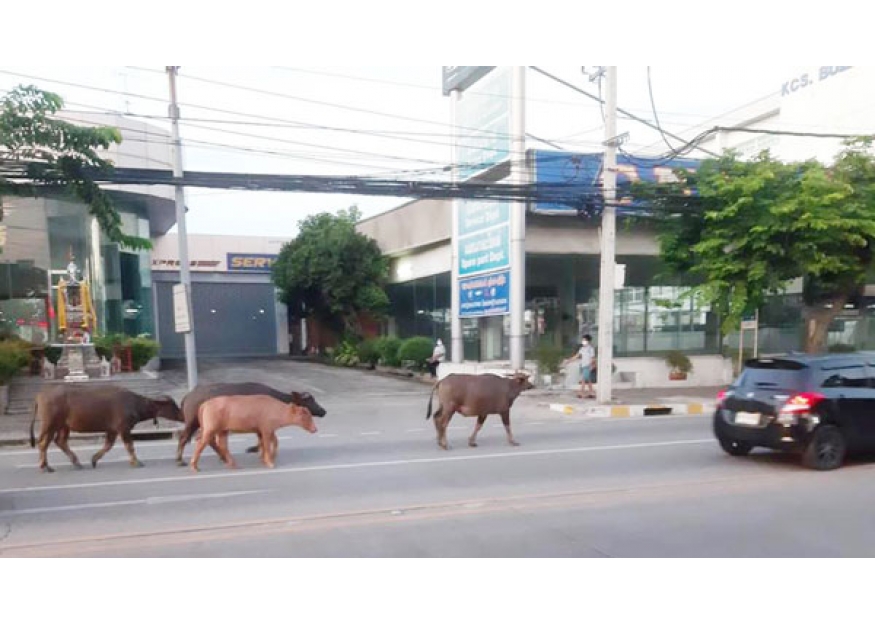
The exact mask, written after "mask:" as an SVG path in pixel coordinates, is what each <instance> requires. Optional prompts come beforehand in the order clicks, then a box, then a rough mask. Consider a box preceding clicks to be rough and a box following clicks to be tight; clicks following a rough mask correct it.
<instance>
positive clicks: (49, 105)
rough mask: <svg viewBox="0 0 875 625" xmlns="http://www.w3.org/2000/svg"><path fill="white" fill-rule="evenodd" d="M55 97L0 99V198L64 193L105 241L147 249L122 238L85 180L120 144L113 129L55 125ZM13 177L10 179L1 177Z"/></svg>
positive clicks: (104, 198) (33, 91)
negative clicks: (81, 205) (85, 211)
mask: <svg viewBox="0 0 875 625" xmlns="http://www.w3.org/2000/svg"><path fill="white" fill-rule="evenodd" d="M63 106H64V101H63V100H62V99H61V97H60V96H58V95H56V94H54V93H50V92H47V91H42V90H40V89H38V88H36V87H33V86H30V87H24V86H22V87H16V88H15V89H13V90H12V91H11V92H9V94H8V95H7V96H5V97H4V98H2V99H0V164H2V165H3V169H2V170H0V198H2V196H3V195H4V194H8V195H20V196H27V195H35V194H36V193H37V192H38V190H39V189H64V190H66V191H68V192H70V193H72V194H73V196H74V197H76V198H77V199H79V200H80V201H82V202H84V203H85V204H86V205H87V206H88V211H89V213H90V214H91V215H93V216H94V217H96V218H97V222H98V223H99V224H100V227H101V229H102V230H103V232H104V233H105V234H106V235H107V237H108V238H109V239H110V240H111V241H114V242H116V243H121V244H122V245H124V246H125V247H128V248H133V249H148V248H150V247H151V243H150V242H149V240H148V239H141V238H139V237H132V236H128V235H126V234H124V232H122V221H121V217H120V216H119V214H118V212H117V211H116V210H115V208H114V207H113V204H112V201H111V200H110V198H109V196H108V195H107V194H106V192H104V191H103V190H102V189H101V188H100V187H99V186H98V184H97V183H95V182H94V181H93V179H92V178H91V177H90V176H89V173H88V172H89V171H90V170H97V171H101V172H106V171H107V170H110V169H111V168H112V163H111V162H110V161H108V160H106V159H103V158H101V157H100V156H99V154H98V150H100V149H107V148H109V146H110V145H112V144H114V143H121V140H122V138H121V134H120V133H119V131H118V130H117V129H115V128H109V127H97V128H87V127H82V126H76V125H75V124H71V123H70V122H67V121H64V120H61V119H58V118H57V117H56V114H57V113H58V112H59V111H60V110H61V109H62V108H63ZM5 171H9V172H16V173H18V174H19V175H18V176H17V177H15V178H12V177H9V176H4V172H5Z"/></svg>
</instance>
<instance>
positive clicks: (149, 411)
mask: <svg viewBox="0 0 875 625" xmlns="http://www.w3.org/2000/svg"><path fill="white" fill-rule="evenodd" d="M37 417H39V419H40V423H41V426H40V435H39V468H40V470H41V471H47V472H50V473H51V472H52V471H54V469H52V468H51V467H50V466H49V463H48V459H47V457H46V455H47V453H46V452H47V451H48V448H49V444H51V442H52V440H53V439H54V441H55V443H56V444H57V445H58V447H60V448H61V450H62V451H63V452H64V453H65V454H67V457H68V458H69V459H70V462H72V463H73V466H74V467H76V468H77V469H81V468H82V465H81V464H80V463H79V459H78V458H77V457H76V454H74V453H73V451H72V450H71V449H70V447H69V445H67V439H68V438H69V437H70V432H71V431H72V432H105V433H106V442H105V444H104V445H103V449H101V450H100V451H98V452H97V453H96V454H94V456H93V457H92V458H91V466H92V467H97V463H98V461H99V460H100V459H101V458H103V456H104V454H106V452H108V451H109V450H110V449H112V446H113V445H114V444H115V440H116V437H118V436H121V438H122V441H123V442H124V444H125V448H127V450H128V454H129V455H130V457H131V466H133V467H141V466H143V464H142V463H141V462H140V461H139V460H137V455H136V453H135V452H134V442H133V439H132V438H131V430H133V429H134V426H136V425H137V424H138V423H140V422H141V421H147V420H149V419H153V420H154V421H155V423H156V424H157V423H158V418H159V417H161V418H162V419H170V420H172V421H182V412H181V411H180V410H179V406H177V405H176V402H175V401H173V399H172V398H170V397H157V398H149V397H143V396H142V395H137V394H136V393H133V392H131V391H129V390H127V389H125V388H120V387H116V386H87V387H86V386H54V387H52V388H48V389H46V390H44V391H42V392H40V393H39V395H37V397H36V400H35V401H34V404H33V420H32V421H31V422H30V446H31V447H35V446H36V440H35V438H34V435H33V426H34V423H35V422H36V419H37Z"/></svg>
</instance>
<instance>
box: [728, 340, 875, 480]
mask: <svg viewBox="0 0 875 625" xmlns="http://www.w3.org/2000/svg"><path fill="white" fill-rule="evenodd" d="M714 434H715V435H716V436H717V440H718V441H719V442H720V446H721V447H722V448H723V450H724V451H726V453H728V454H731V455H733V456H746V455H747V454H748V453H750V450H751V449H753V448H754V447H768V448H770V449H778V450H783V451H796V452H801V453H802V464H804V465H805V466H806V467H810V468H812V469H817V470H819V471H828V470H831V469H836V468H838V467H840V466H841V464H842V462H843V460H844V458H845V455H846V454H847V453H849V452H854V451H875V353H873V352H857V353H854V354H830V355H823V356H808V355H796V354H792V355H788V356H781V357H776V358H758V359H755V360H750V361H748V362H747V363H746V365H745V368H744V371H742V373H741V375H740V376H739V378H738V379H737V380H736V381H735V382H734V383H733V385H732V386H730V387H729V388H728V389H727V390H725V391H723V392H721V393H720V395H718V397H717V410H716V412H715V413H714Z"/></svg>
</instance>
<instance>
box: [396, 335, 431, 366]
mask: <svg viewBox="0 0 875 625" xmlns="http://www.w3.org/2000/svg"><path fill="white" fill-rule="evenodd" d="M432 352H434V341H433V340H432V339H430V338H427V337H424V336H415V337H413V338H410V339H407V340H406V341H404V342H403V343H401V347H399V348H398V360H400V361H401V362H402V363H404V362H407V361H409V362H412V363H413V366H414V368H416V369H423V368H424V367H425V361H426V360H427V359H428V358H431V355H432Z"/></svg>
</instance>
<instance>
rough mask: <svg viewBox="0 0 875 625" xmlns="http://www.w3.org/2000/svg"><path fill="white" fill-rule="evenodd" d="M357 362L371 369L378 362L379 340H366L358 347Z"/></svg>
mask: <svg viewBox="0 0 875 625" xmlns="http://www.w3.org/2000/svg"><path fill="white" fill-rule="evenodd" d="M358 354H359V361H360V362H364V363H367V364H368V365H370V366H371V368H373V367H374V366H376V364H377V363H378V362H379V361H380V350H379V339H367V340H366V341H363V342H362V343H361V344H360V345H359V347H358Z"/></svg>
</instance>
